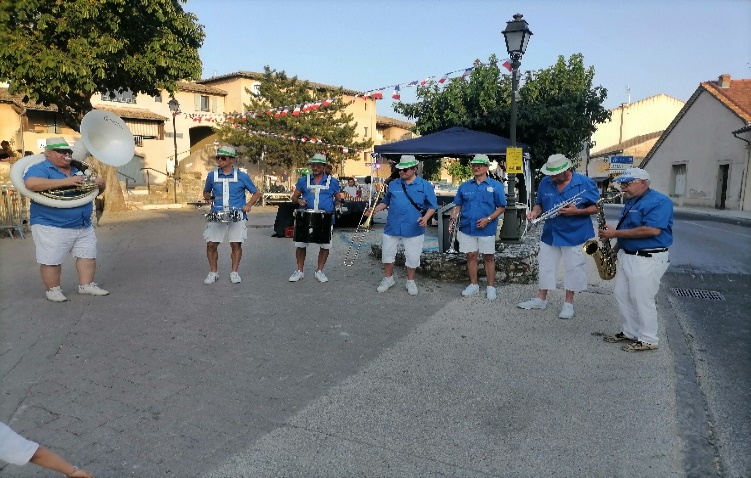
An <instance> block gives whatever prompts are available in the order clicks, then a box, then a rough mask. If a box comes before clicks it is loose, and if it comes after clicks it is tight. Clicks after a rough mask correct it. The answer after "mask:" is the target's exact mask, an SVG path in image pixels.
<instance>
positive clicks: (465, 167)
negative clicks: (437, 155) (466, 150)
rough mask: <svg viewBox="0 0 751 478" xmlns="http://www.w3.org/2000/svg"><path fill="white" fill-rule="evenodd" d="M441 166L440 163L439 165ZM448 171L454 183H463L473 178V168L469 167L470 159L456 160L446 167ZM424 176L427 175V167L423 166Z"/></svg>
mask: <svg viewBox="0 0 751 478" xmlns="http://www.w3.org/2000/svg"><path fill="white" fill-rule="evenodd" d="M438 164H440V162H439V163H438ZM446 171H447V172H448V173H449V175H451V177H452V178H453V179H454V181H459V182H463V181H466V180H467V179H469V178H471V177H472V168H471V167H470V165H469V159H467V158H462V159H454V160H451V162H450V163H449V164H448V165H447V166H446ZM423 174H425V175H426V176H427V174H426V173H425V167H424V166H423Z"/></svg>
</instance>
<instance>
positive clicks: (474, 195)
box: [454, 178, 506, 236]
mask: <svg viewBox="0 0 751 478" xmlns="http://www.w3.org/2000/svg"><path fill="white" fill-rule="evenodd" d="M454 204H456V205H457V206H461V207H462V212H461V216H460V217H459V230H460V231H462V232H463V233H464V234H468V235H470V236H494V235H495V233H496V230H497V229H498V218H495V220H494V221H492V222H491V223H490V224H488V225H487V226H485V227H484V228H482V229H480V228H478V227H477V221H479V220H480V219H482V218H486V217H488V216H490V215H491V214H493V212H495V210H496V208H498V207H500V206H504V207H505V206H506V190H505V189H504V187H503V183H501V182H500V181H496V180H495V179H491V178H486V179H485V180H484V181H482V182H481V183H478V182H477V181H475V179H474V178H473V179H470V180H469V181H467V182H465V183H462V184H461V185H460V186H459V189H458V190H457V191H456V197H454Z"/></svg>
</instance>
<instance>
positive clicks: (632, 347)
mask: <svg viewBox="0 0 751 478" xmlns="http://www.w3.org/2000/svg"><path fill="white" fill-rule="evenodd" d="M621 350H624V351H626V352H643V351H645V350H657V345H655V344H650V343H647V342H642V341H641V340H639V341H636V342H634V343H631V344H628V345H624V346H623V347H621Z"/></svg>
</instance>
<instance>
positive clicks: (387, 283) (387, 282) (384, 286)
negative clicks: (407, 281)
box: [376, 276, 396, 292]
mask: <svg viewBox="0 0 751 478" xmlns="http://www.w3.org/2000/svg"><path fill="white" fill-rule="evenodd" d="M394 284H396V281H395V280H394V276H391V277H384V278H383V279H382V280H381V285H379V286H378V288H377V289H376V290H377V291H378V292H386V291H387V290H389V289H390V288H391V286H393V285H394Z"/></svg>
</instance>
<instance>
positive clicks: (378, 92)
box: [191, 59, 511, 121]
mask: <svg viewBox="0 0 751 478" xmlns="http://www.w3.org/2000/svg"><path fill="white" fill-rule="evenodd" d="M482 65H483V63H481V62H480V61H476V62H475V65H474V66H472V67H469V68H461V69H459V70H454V71H449V72H448V73H445V74H444V75H442V76H440V77H437V76H435V75H434V76H428V77H426V78H424V79H422V80H413V81H408V82H404V83H398V84H396V85H388V86H382V87H380V88H373V89H371V90H367V91H364V92H361V93H357V94H355V95H354V96H355V98H362V99H364V100H368V99H373V100H382V99H383V94H384V93H383V92H384V91H388V90H393V92H392V94H391V98H392V99H393V100H395V101H401V90H402V88H410V87H415V86H425V85H426V84H428V83H429V82H430V81H432V80H434V79H435V78H438V80H436V81H437V83H439V84H444V83H445V82H446V81H447V80H448V79H449V77H451V76H452V75H457V74H459V73H461V76H459V78H461V79H466V78H467V77H468V76H469V75H470V73H472V70H474V69H475V68H477V67H478V66H482ZM500 65H501V66H502V67H503V68H505V69H506V70H508V71H511V62H510V60H509V59H505V60H502V61H501V62H500ZM337 99H339V98H327V99H325V100H319V101H315V102H312V103H305V104H296V105H286V106H277V107H275V108H269V109H266V110H263V111H252V112H246V113H224V116H225V117H232V118H242V119H243V120H245V119H246V118H248V117H249V118H257V117H259V116H263V115H266V116H271V117H273V118H283V117H286V116H289V115H290V114H291V115H292V116H295V117H299V116H300V114H302V113H307V112H309V111H315V110H317V109H319V108H321V107H327V106H330V105H332V104H333V103H334V101H336V100H337ZM353 101H354V100H353ZM191 116H197V119H196V118H194V119H193V120H194V121H202V120H203V121H216V120H212V119H209V118H205V117H204V116H203V115H200V114H199V115H191Z"/></svg>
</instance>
